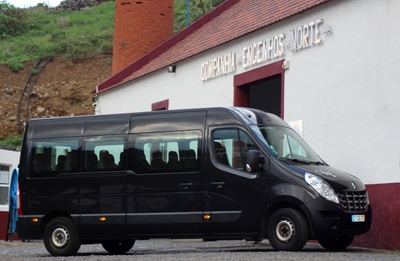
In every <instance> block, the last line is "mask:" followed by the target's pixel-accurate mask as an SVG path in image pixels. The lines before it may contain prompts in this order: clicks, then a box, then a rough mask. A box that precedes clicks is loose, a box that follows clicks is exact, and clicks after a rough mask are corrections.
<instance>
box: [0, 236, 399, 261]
mask: <svg viewBox="0 0 400 261" xmlns="http://www.w3.org/2000/svg"><path fill="white" fill-rule="evenodd" d="M0 260H2V261H28V260H29V261H32V260H45V261H46V260H57V261H61V260H62V261H64V260H84V261H103V260H104V261H106V260H107V261H109V260H115V261H117V260H118V261H120V260H121V261H124V260H140V261H147V260H152V261H153V260H162V261H169V260H193V261H201V260H207V261H208V260H246V261H247V260H306V261H309V260H324V261H329V260H332V261H333V260H335V261H337V260H346V261H348V260H351V261H357V260H363V261H365V260H371V261H372V260H374V261H375V260H400V252H398V251H379V250H371V249H364V248H352V247H350V248H349V249H347V250H346V251H341V252H328V251H325V250H324V249H323V248H321V247H320V246H319V245H318V244H312V243H310V244H307V245H306V246H305V247H304V249H303V250H302V251H300V252H278V251H274V250H273V249H272V247H271V246H270V245H269V243H268V241H265V242H264V241H263V242H261V243H260V244H252V243H246V242H245V241H216V242H188V241H185V242H171V240H143V241H137V242H136V244H135V246H134V247H133V248H132V250H131V251H129V252H127V253H126V254H125V255H122V256H112V255H108V254H107V252H106V251H105V250H104V249H103V248H102V247H101V245H97V244H96V245H82V247H81V249H80V250H79V252H78V254H77V256H74V257H58V258H54V257H52V256H50V254H48V252H47V251H46V249H45V247H44V246H43V244H42V243H41V242H40V241H35V242H28V243H23V242H19V241H15V242H4V241H0Z"/></svg>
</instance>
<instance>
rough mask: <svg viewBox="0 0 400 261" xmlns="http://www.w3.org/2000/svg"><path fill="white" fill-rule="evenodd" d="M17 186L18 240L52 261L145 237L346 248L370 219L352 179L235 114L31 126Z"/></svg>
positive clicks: (266, 119) (260, 116)
mask: <svg viewBox="0 0 400 261" xmlns="http://www.w3.org/2000/svg"><path fill="white" fill-rule="evenodd" d="M19 189H20V201H21V202H20V207H21V209H20V211H19V212H20V214H19V217H18V221H17V233H18V236H19V237H20V238H22V239H43V241H44V245H45V247H46V249H47V250H48V252H49V253H50V254H51V255H53V256H68V255H74V254H76V252H77V251H78V250H79V248H80V246H81V244H93V243H100V244H102V246H103V247H104V249H105V250H107V251H108V252H110V253H112V254H122V253H125V252H127V251H129V250H130V249H131V248H132V247H133V245H134V243H135V240H144V239H150V238H172V239H178V238H181V239H184V238H191V239H192V238H198V239H204V240H219V239H220V240H222V239H224V240H227V239H235V240H241V239H245V240H255V241H260V240H263V239H268V240H269V243H270V244H271V246H272V247H273V248H274V249H276V250H282V251H298V250H301V249H302V248H303V247H304V245H305V244H306V242H307V240H311V239H312V240H318V242H319V243H320V244H321V245H322V246H323V247H324V248H326V249H328V250H341V249H345V248H347V247H348V246H349V245H350V244H351V243H352V241H353V239H354V236H357V235H361V234H364V233H366V232H367V231H369V229H370V226H371V218H372V211H371V206H370V204H369V200H368V193H367V191H366V187H365V185H364V184H363V183H362V182H361V181H360V180H359V179H358V178H356V177H355V176H353V175H350V174H348V173H346V172H343V171H341V170H338V169H335V168H333V167H331V166H329V165H328V164H327V163H326V162H325V161H323V160H322V159H321V158H320V157H319V156H318V155H317V154H316V153H315V152H314V151H313V150H312V149H311V148H310V147H309V146H308V145H307V144H306V143H305V142H304V140H303V139H302V138H301V137H300V136H299V135H298V134H297V133H296V132H295V131H294V130H293V129H291V128H290V127H289V125H288V124H287V123H285V122H284V121H283V120H282V119H280V118H279V117H277V116H275V115H273V114H269V113H265V112H262V111H259V110H256V109H250V108H238V107H219V108H204V109H187V110H172V111H155V112H142V113H124V114H113V115H111V114H110V115H91V116H74V117H60V118H49V119H33V120H29V121H28V122H27V125H26V130H25V133H24V139H23V145H22V148H21V158H20V163H19Z"/></svg>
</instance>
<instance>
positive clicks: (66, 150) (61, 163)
mask: <svg viewBox="0 0 400 261" xmlns="http://www.w3.org/2000/svg"><path fill="white" fill-rule="evenodd" d="M79 147H80V146H79V141H78V140H46V141H37V142H33V147H32V153H31V177H55V176H57V175H58V174H59V173H63V172H77V171H79V158H80V157H79V156H80V153H79Z"/></svg>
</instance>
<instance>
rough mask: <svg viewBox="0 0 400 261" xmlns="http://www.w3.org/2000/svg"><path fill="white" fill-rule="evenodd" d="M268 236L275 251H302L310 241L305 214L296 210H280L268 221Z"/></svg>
mask: <svg viewBox="0 0 400 261" xmlns="http://www.w3.org/2000/svg"><path fill="white" fill-rule="evenodd" d="M267 236H268V240H269V243H270V244H271V246H272V247H273V248H274V249H275V250H278V251H298V250H301V249H302V248H303V247H304V245H305V244H306V243H307V240H308V236H309V228H308V222H307V220H306V218H305V217H304V216H303V214H301V213H300V212H299V211H297V210H295V209H291V208H284V209H279V210H277V211H276V212H275V213H273V214H272V215H271V217H270V218H269V220H268V224H267Z"/></svg>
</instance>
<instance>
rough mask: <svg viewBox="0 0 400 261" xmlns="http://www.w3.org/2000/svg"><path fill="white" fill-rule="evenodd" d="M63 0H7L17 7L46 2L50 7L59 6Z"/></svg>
mask: <svg viewBox="0 0 400 261" xmlns="http://www.w3.org/2000/svg"><path fill="white" fill-rule="evenodd" d="M62 1H63V0H6V2H7V3H9V4H12V5H13V6H15V7H20V8H26V7H30V6H36V5H37V4H39V3H45V4H47V5H48V6H50V7H56V6H58V5H59V4H60V3H61V2H62Z"/></svg>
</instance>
